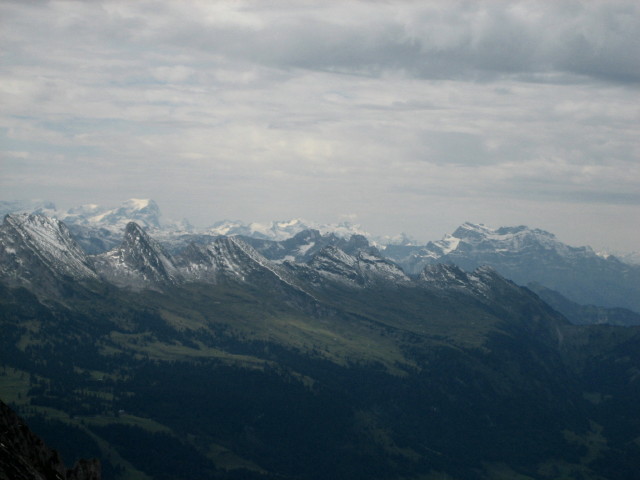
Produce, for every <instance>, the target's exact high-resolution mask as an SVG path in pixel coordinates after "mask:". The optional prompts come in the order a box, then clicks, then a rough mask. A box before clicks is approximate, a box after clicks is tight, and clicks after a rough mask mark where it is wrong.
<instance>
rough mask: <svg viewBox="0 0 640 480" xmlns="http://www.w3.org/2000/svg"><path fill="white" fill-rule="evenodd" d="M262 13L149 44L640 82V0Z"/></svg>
mask: <svg viewBox="0 0 640 480" xmlns="http://www.w3.org/2000/svg"><path fill="white" fill-rule="evenodd" d="M337 5H339V6H337ZM254 15H257V18H258V20H260V21H259V22H258V23H259V24H258V25H238V24H224V23H220V24H216V23H214V24H207V23H199V22H197V20H195V21H194V19H193V18H192V19H190V21H189V22H187V23H185V24H181V25H179V26H176V27H175V28H174V27H172V26H171V25H168V26H167V27H166V29H164V30H162V29H159V30H154V31H152V32H151V34H150V35H149V36H148V37H146V38H147V41H158V40H160V41H165V42H167V43H168V44H169V45H171V44H176V45H181V46H184V45H189V46H191V47H197V48H200V49H201V50H203V51H206V52H208V53H211V54H219V55H229V56H232V57H234V58H245V59H247V60H249V61H252V62H261V63H266V64H270V65H272V66H278V67H283V68H289V67H298V68H306V69H317V70H336V71H345V72H352V73H366V74H380V73H382V72H385V71H389V70H391V71H393V70H400V71H404V72H406V73H408V74H410V75H415V76H419V77H422V78H467V79H469V78H471V79H479V80H487V79H492V78H495V77H498V76H504V75H515V74H535V73H553V72H556V73H564V74H570V75H571V74H573V75H586V76H591V77H598V78H603V79H609V80H613V81H619V82H638V81H640V57H638V55H636V54H635V52H634V48H633V46H634V45H638V44H640V6H638V4H637V2H631V1H627V2H573V1H572V2H524V1H520V2H510V3H509V4H508V5H507V6H505V3H504V2H498V1H484V2H454V3H451V4H445V3H444V2H426V4H422V3H420V4H418V3H408V2H406V3H405V2H397V3H393V4H390V5H388V4H387V5H384V6H382V7H380V6H378V5H376V6H375V7H372V6H371V5H370V4H367V3H345V4H329V6H327V7H326V8H318V9H313V10H310V9H308V8H305V7H304V6H303V7H297V6H296V5H295V4H293V3H291V4H285V5H284V6H283V5H278V6H276V8H274V9H272V10H268V11H262V12H260V13H258V14H255V13H254ZM143 38H145V37H143Z"/></svg>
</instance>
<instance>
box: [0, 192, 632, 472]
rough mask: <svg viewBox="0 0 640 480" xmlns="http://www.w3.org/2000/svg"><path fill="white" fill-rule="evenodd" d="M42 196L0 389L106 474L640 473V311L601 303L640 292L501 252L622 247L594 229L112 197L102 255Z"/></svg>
mask: <svg viewBox="0 0 640 480" xmlns="http://www.w3.org/2000/svg"><path fill="white" fill-rule="evenodd" d="M131 205H132V208H133V209H134V210H136V209H137V208H138V207H142V209H146V208H148V207H149V206H150V205H149V203H147V204H144V203H142V202H139V203H137V204H136V203H135V202H134V203H132V204H131ZM143 205H145V206H143ZM154 210H155V209H154V208H148V210H147V213H149V214H150V215H152V216H154V215H155V216H156V217H157V212H156V213H154ZM45 213H46V212H40V213H35V214H33V213H17V214H15V213H14V214H9V215H7V216H6V217H5V220H4V223H3V224H2V226H0V328H2V332H3V334H2V336H1V337H0V342H1V343H0V352H2V353H1V357H0V360H1V370H0V397H1V398H2V399H3V400H4V401H5V402H7V403H9V404H10V405H11V406H12V407H13V408H14V409H16V410H17V411H18V413H19V414H20V415H21V416H23V417H25V418H26V419H27V421H28V422H29V425H30V426H31V427H32V428H33V429H34V431H36V432H37V433H38V435H40V436H42V437H43V438H44V439H45V441H46V442H47V443H48V444H51V445H55V446H56V448H57V449H59V450H60V451H61V452H62V454H63V457H64V458H65V459H71V460H74V459H78V458H100V460H101V463H102V465H103V478H107V479H118V480H119V479H125V478H141V479H143V478H144V479H149V478H154V479H169V478H171V479H180V478H184V479H187V478H189V479H191V478H219V479H238V478H243V479H244V478H246V479H281V480H289V479H291V480H293V479H318V480H319V479H325V478H336V479H347V478H348V479H365V478H366V479H371V478H372V479H398V480H400V479H410V478H412V479H418V478H421V479H425V478H426V479H436V478H448V479H465V480H466V479H478V480H485V479H487V480H488V479H496V478H522V479H549V480H551V479H557V478H566V479H575V480H578V479H590V480H591V479H592V480H602V479H610V480H613V479H616V480H617V479H629V480H631V479H633V478H635V476H636V475H637V472H638V471H640V443H639V442H638V439H640V421H639V419H638V416H637V398H639V395H640V382H638V371H640V353H639V352H640V329H639V328H640V327H636V326H616V325H604V324H601V323H602V321H601V319H602V318H603V317H602V315H605V316H606V315H609V316H608V317H606V318H612V319H614V320H613V322H610V323H623V324H625V325H629V324H633V323H634V320H633V319H634V317H633V315H634V314H633V312H630V311H628V310H624V311H622V312H621V310H623V309H620V308H617V309H615V315H614V312H613V310H611V309H607V308H605V307H598V308H600V310H598V312H599V314H598V315H595V316H594V315H592V316H591V317H589V316H588V311H587V313H585V311H583V310H582V309H583V307H584V306H582V305H579V304H576V303H575V302H572V301H571V300H568V299H567V298H566V297H564V296H562V295H560V294H558V292H556V291H553V290H549V289H548V287H546V286H544V285H542V284H540V283H530V284H529V286H530V287H531V288H527V287H524V286H520V285H519V284H518V283H521V282H524V281H526V280H527V279H524V280H520V282H514V281H513V280H510V279H508V278H506V277H505V276H504V275H503V274H501V273H500V271H499V270H498V267H499V266H500V265H507V266H509V267H510V268H512V269H513V271H514V272H516V271H517V269H516V267H517V266H518V265H524V267H523V268H525V269H526V268H532V265H536V264H538V263H539V264H540V266H539V269H540V271H543V270H545V269H546V270H553V269H557V270H558V271H562V269H565V270H569V269H572V268H573V269H577V270H576V271H577V272H578V273H579V274H580V275H584V272H583V270H580V268H586V267H583V266H582V265H586V264H588V263H589V262H591V264H592V266H593V267H594V268H596V269H598V268H604V267H602V265H603V264H602V263H600V260H595V259H594V257H597V258H600V257H598V256H597V255H595V253H593V251H592V250H590V249H588V248H573V247H568V246H563V245H562V244H560V243H559V242H557V240H555V238H554V237H553V236H552V235H551V234H548V233H547V232H542V231H537V230H530V229H528V228H526V227H515V228H512V227H510V228H502V229H498V230H492V229H489V228H488V227H484V226H481V225H473V224H465V225H463V226H462V227H461V228H460V229H458V230H457V231H456V232H454V234H452V235H451V236H448V237H445V239H444V240H442V241H441V242H440V243H437V242H433V244H427V245H426V246H424V247H412V246H407V245H405V246H395V247H394V249H395V250H394V249H391V250H390V248H391V247H390V246H386V247H384V246H379V245H378V246H376V245H372V244H371V243H370V242H369V241H368V240H367V238H366V237H365V236H363V235H361V234H358V233H353V234H351V235H348V236H346V235H338V234H337V233H334V232H321V231H319V230H317V229H306V230H301V231H299V232H297V233H295V234H294V235H293V236H290V237H288V238H286V239H284V240H275V239H267V238H257V237H255V236H244V235H231V236H229V235H214V234H210V233H202V232H195V231H186V230H182V231H180V232H179V233H177V234H175V235H173V236H172V235H167V234H166V231H164V232H163V231H162V226H160V227H154V226H147V225H146V224H145V223H144V222H143V221H142V220H141V218H145V217H144V216H140V218H139V219H138V221H137V222H136V221H131V219H127V220H130V221H127V222H126V223H124V225H123V224H122V222H120V220H116V217H115V216H113V215H112V214H107V215H105V216H104V217H102V218H103V219H105V218H109V220H108V221H109V222H114V225H116V224H117V225H119V227H120V228H122V231H121V232H120V233H119V235H118V242H117V243H116V244H114V245H113V246H111V247H110V248H108V249H107V250H104V249H102V250H101V251H99V252H97V253H95V252H93V253H92V252H89V251H87V250H86V249H85V248H83V243H82V242H84V241H86V240H88V239H89V240H90V239H92V238H94V237H91V235H93V233H91V232H96V231H99V230H100V228H102V227H100V228H98V227H97V225H96V224H94V225H92V226H91V229H88V230H85V232H89V233H88V234H87V235H89V236H84V237H82V236H78V235H77V234H74V231H73V229H72V228H71V227H67V226H66V222H64V221H61V220H59V219H56V218H52V217H50V216H48V215H46V214H45ZM125 213H126V215H125V214H123V215H124V216H131V215H132V213H135V212H125ZM100 215H102V213H101V214H97V216H100ZM145 215H146V214H145ZM124 216H123V217H122V218H124ZM95 217H96V216H95V215H94V216H93V217H92V218H95ZM102 221H103V220H96V222H97V223H100V222H102ZM105 221H106V220H105ZM145 221H146V220H145ZM77 222H80V221H79V220H77ZM77 224H79V223H76V225H77ZM71 225H73V224H71ZM160 225H161V224H160ZM105 229H106V227H105ZM107 230H108V229H107ZM113 231H114V232H115V229H114V230H113ZM114 235H115V233H114ZM96 238H97V237H96ZM112 238H114V239H115V238H116V237H115V236H114V237H112ZM80 240H82V242H81V241H80ZM428 252H435V254H434V256H429V255H428ZM403 255H404V256H403ZM438 255H439V256H438ZM483 258H486V259H492V260H493V263H494V265H490V264H489V265H488V264H487V263H488V262H484V263H483V264H481V265H477V266H472V267H471V268H469V267H468V265H464V264H463V262H464V261H467V260H469V259H483ZM437 259H442V260H443V261H440V262H439V261H436V260H437ZM452 259H455V260H456V262H454V261H452ZM554 259H555V263H554V262H553V261H552V260H554ZM499 260H500V261H502V262H503V263H500V262H499ZM469 261H470V260H469ZM602 261H603V262H611V263H605V264H604V265H606V268H611V269H614V268H620V269H621V270H620V271H621V272H623V271H626V270H624V269H627V268H631V269H632V268H633V267H630V266H626V265H625V264H622V262H619V261H617V260H615V259H602ZM527 262H529V263H527ZM418 264H421V265H420V267H418V266H417V265H418ZM403 265H404V268H403ZM527 265H528V267H527ZM409 267H410V268H409ZM543 267H544V268H543ZM631 271H633V270H631ZM627 278H632V276H629V277H627ZM532 281H533V280H528V282H532ZM589 281H595V280H593V279H589ZM535 292H538V293H535ZM558 295H560V296H558ZM545 298H546V299H548V301H546V300H545ZM556 308H557V309H560V308H564V309H566V310H567V311H570V312H571V321H569V317H570V315H567V314H563V313H562V312H561V311H558V310H556ZM589 318H590V319H592V320H585V319H589ZM594 318H595V320H594ZM620 319H622V320H620ZM629 319H631V320H629ZM584 323H595V324H590V325H583V324H584Z"/></svg>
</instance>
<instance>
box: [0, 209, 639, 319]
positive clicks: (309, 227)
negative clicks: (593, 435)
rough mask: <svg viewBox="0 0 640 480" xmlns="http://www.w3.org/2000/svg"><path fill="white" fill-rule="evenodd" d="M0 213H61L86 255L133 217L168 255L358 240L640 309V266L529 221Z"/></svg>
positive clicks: (396, 255)
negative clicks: (396, 225)
mask: <svg viewBox="0 0 640 480" xmlns="http://www.w3.org/2000/svg"><path fill="white" fill-rule="evenodd" d="M2 212H4V213H15V212H24V213H41V214H44V215H46V216H49V217H54V218H57V219H59V220H61V221H63V223H64V224H65V225H66V226H67V228H68V229H69V231H70V232H71V234H72V237H73V239H74V240H75V241H76V242H77V243H78V245H79V246H80V247H81V248H82V249H83V250H84V251H85V253H86V254H88V255H97V254H104V253H106V252H107V251H110V250H112V249H114V248H116V247H117V246H119V245H120V244H121V242H122V239H123V235H124V231H125V227H126V225H127V224H128V223H130V222H135V223H137V224H138V225H139V226H140V227H141V228H143V229H144V230H145V231H146V232H149V233H150V234H151V235H152V236H153V237H154V239H155V240H156V241H157V242H158V243H159V244H161V245H162V247H163V248H164V250H165V252H168V253H169V254H177V253H180V252H182V251H183V250H184V249H185V248H187V247H188V246H189V245H190V244H191V243H196V244H203V245H204V244H208V243H210V242H211V241H212V240H213V239H215V238H217V237H220V236H235V237H239V238H241V239H243V240H244V241H245V242H246V243H247V244H249V245H251V246H252V247H253V248H255V249H256V250H257V251H258V252H259V253H261V254H262V255H264V256H265V257H267V258H268V259H269V260H273V261H278V262H283V261H293V262H302V263H305V262H307V261H308V260H310V259H311V257H312V256H313V255H315V254H316V253H317V252H318V251H320V250H321V249H322V248H324V247H326V246H329V245H334V246H336V247H338V248H340V249H342V250H343V251H346V252H349V253H350V248H352V246H353V245H356V244H357V243H358V242H359V243H360V244H362V245H364V244H365V243H366V246H364V247H362V248H365V249H366V248H368V249H373V250H375V252H376V254H377V255H379V256H382V257H384V258H386V259H388V260H390V261H392V262H394V263H395V264H397V265H398V266H400V267H401V268H402V269H403V270H404V272H405V273H406V274H408V275H417V274H419V273H420V272H421V271H422V269H423V268H424V267H425V266H426V265H429V264H436V263H450V264H453V265H457V266H459V267H461V268H463V269H466V270H473V269H475V268H477V267H479V266H482V265H489V266H491V267H493V268H494V269H495V270H496V271H498V272H499V273H500V274H501V275H504V276H505V277H506V278H508V279H510V280H512V281H514V282H516V283H517V284H519V285H529V284H539V285H541V286H543V287H545V288H547V289H550V290H553V291H554V292H557V293H559V294H560V295H562V296H563V297H566V298H567V299H568V300H569V301H571V302H575V303H577V304H579V305H593V306H597V307H604V308H623V309H628V310H632V311H634V312H635V313H639V312H640V265H634V264H630V263H626V262H623V261H621V260H619V259H618V258H617V257H615V256H611V255H601V254H597V253H596V252H594V251H593V249H591V248H590V247H572V246H569V245H566V244H564V243H562V242H560V241H558V240H557V239H556V237H555V236H554V235H553V234H551V233H549V232H546V231H544V230H540V229H531V228H528V227H525V226H517V227H501V228H497V229H493V228H490V227H487V226H485V225H480V224H473V223H469V222H467V223H465V224H463V225H461V226H460V227H459V228H458V229H457V230H455V231H454V232H453V233H452V234H447V235H445V236H444V237H443V239H441V240H437V241H430V242H427V243H426V244H425V245H417V244H416V242H415V241H411V240H410V239H409V237H407V236H406V235H404V234H402V235H398V236H397V237H396V238H394V239H393V242H392V243H390V242H391V241H392V239H389V238H386V239H382V238H376V237H372V236H371V235H369V234H368V233H366V232H364V231H363V230H362V229H361V228H360V227H359V226H356V225H352V224H349V223H346V222H344V223H341V224H333V225H318V224H315V223H312V222H305V221H303V220H300V219H294V220H290V221H278V222H276V221H274V222H271V223H270V224H259V223H249V224H247V223H243V222H237V221H233V222H232V221H222V222H217V223H215V224H214V225H212V226H211V227H208V228H204V229H195V228H194V227H193V226H191V225H190V224H189V222H188V221H186V220H184V221H182V222H164V221H163V220H162V214H161V212H160V208H159V207H158V205H157V204H156V203H155V202H154V201H153V200H148V199H130V200H127V201H126V202H124V203H123V204H121V205H120V206H119V207H116V208H106V207H101V206H98V205H95V204H90V205H84V206H80V207H76V208H71V209H69V210H67V211H58V210H56V209H55V206H54V204H53V203H51V202H46V201H31V202H23V203H20V202H0V213H2ZM383 241H384V242H385V243H382V242H383ZM349 242H351V243H350V244H349ZM355 248H360V247H355ZM102 263H104V261H103V262H102Z"/></svg>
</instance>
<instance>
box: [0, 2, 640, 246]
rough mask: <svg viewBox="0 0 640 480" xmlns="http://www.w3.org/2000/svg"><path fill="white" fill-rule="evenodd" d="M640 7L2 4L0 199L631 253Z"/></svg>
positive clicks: (638, 232) (639, 216)
mask: <svg viewBox="0 0 640 480" xmlns="http://www.w3.org/2000/svg"><path fill="white" fill-rule="evenodd" d="M639 45H640V2H638V1H637V0H629V1H600V2H599V1H583V2H579V1H564V0H563V1H526V2H525V1H506V0H505V1H460V2H456V1H412V2H409V1H407V2H399V1H390V2H382V1H369V2H355V1H354V2H349V1H300V0H296V1H290V2H283V1H275V2H271V1H269V2H265V1H255V2H241V1H240V2H238V1H233V2H224V1H216V2H210V1H201V2H198V1H191V2H185V1H180V2H178V1H165V2H158V1H153V2H144V1H136V2H130V1H121V2H117V1H103V2H98V1H95V2H79V1H73V2H24V1H16V2H12V1H8V0H2V1H1V2H0V48H1V56H0V147H1V150H2V153H1V155H2V157H1V163H0V199H4V200H14V199H26V198H43V199H47V200H51V201H53V202H55V203H56V204H57V205H58V207H62V208H67V207H71V206H74V205H79V204H84V203H102V204H107V205H116V204H118V203H120V202H121V201H123V200H126V199H127V198H131V197H144V198H153V199H155V200H156V201H157V202H158V204H159V205H160V208H161V209H162V211H163V213H164V215H165V216H166V217H171V218H182V217H187V218H189V219H190V220H191V221H192V222H193V223H195V224H197V225H203V226H204V225H209V224H212V223H213V222H214V221H217V220H222V219H225V218H232V219H241V220H245V221H267V220H276V219H280V220H284V219H289V218H292V217H303V218H306V219H309V220H313V221H317V222H337V221H340V220H343V219H350V220H351V221H353V222H355V223H359V224H361V225H362V227H363V228H364V229H365V230H368V231H370V232H372V233H374V234H378V235H383V234H395V233H399V232H401V231H404V232H407V233H408V234H410V235H411V236H413V237H415V238H417V239H418V240H421V241H426V240H435V239H439V238H441V237H442V236H443V235H444V234H445V233H450V232H452V231H453V230H454V229H455V228H456V227H457V226H458V225H459V224H460V223H462V222H464V221H467V220H468V221H472V222H476V223H485V224H487V225H489V226H494V227H498V226H503V225H519V224H525V225H529V226H530V227H538V228H543V229H546V230H549V231H551V232H554V233H555V234H556V235H557V236H558V237H559V239H560V240H562V241H565V242H567V243H569V244H572V245H585V244H589V245H592V246H594V248H598V249H599V248H609V249H613V250H619V251H632V250H640V135H639V134H640V55H639V54H638V48H639V47H638V46H639Z"/></svg>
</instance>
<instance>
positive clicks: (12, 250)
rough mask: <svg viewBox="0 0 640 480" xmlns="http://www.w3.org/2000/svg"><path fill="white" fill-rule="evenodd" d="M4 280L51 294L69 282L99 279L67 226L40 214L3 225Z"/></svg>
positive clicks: (0, 259) (0, 273)
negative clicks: (65, 282) (63, 283)
mask: <svg viewBox="0 0 640 480" xmlns="http://www.w3.org/2000/svg"><path fill="white" fill-rule="evenodd" d="M0 278H1V279H3V280H4V281H5V282H6V283H8V284H10V285H14V286H24V287H28V288H30V289H32V290H34V291H48V292H50V291H56V290H58V289H59V288H60V285H61V282H63V281H65V280H74V281H82V280H89V279H95V278H97V276H96V274H95V272H94V271H93V270H92V265H91V261H90V260H89V258H88V257H87V256H86V254H85V253H84V252H83V251H82V249H81V248H80V246H79V245H78V244H77V243H76V242H75V241H74V240H73V238H72V237H71V234H70V232H69V229H68V228H67V227H66V226H65V224H64V223H62V222H60V221H58V220H56V219H53V218H50V217H47V216H45V215H40V214H33V215H29V214H14V215H7V216H6V217H5V219H4V223H3V224H2V226H0Z"/></svg>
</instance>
